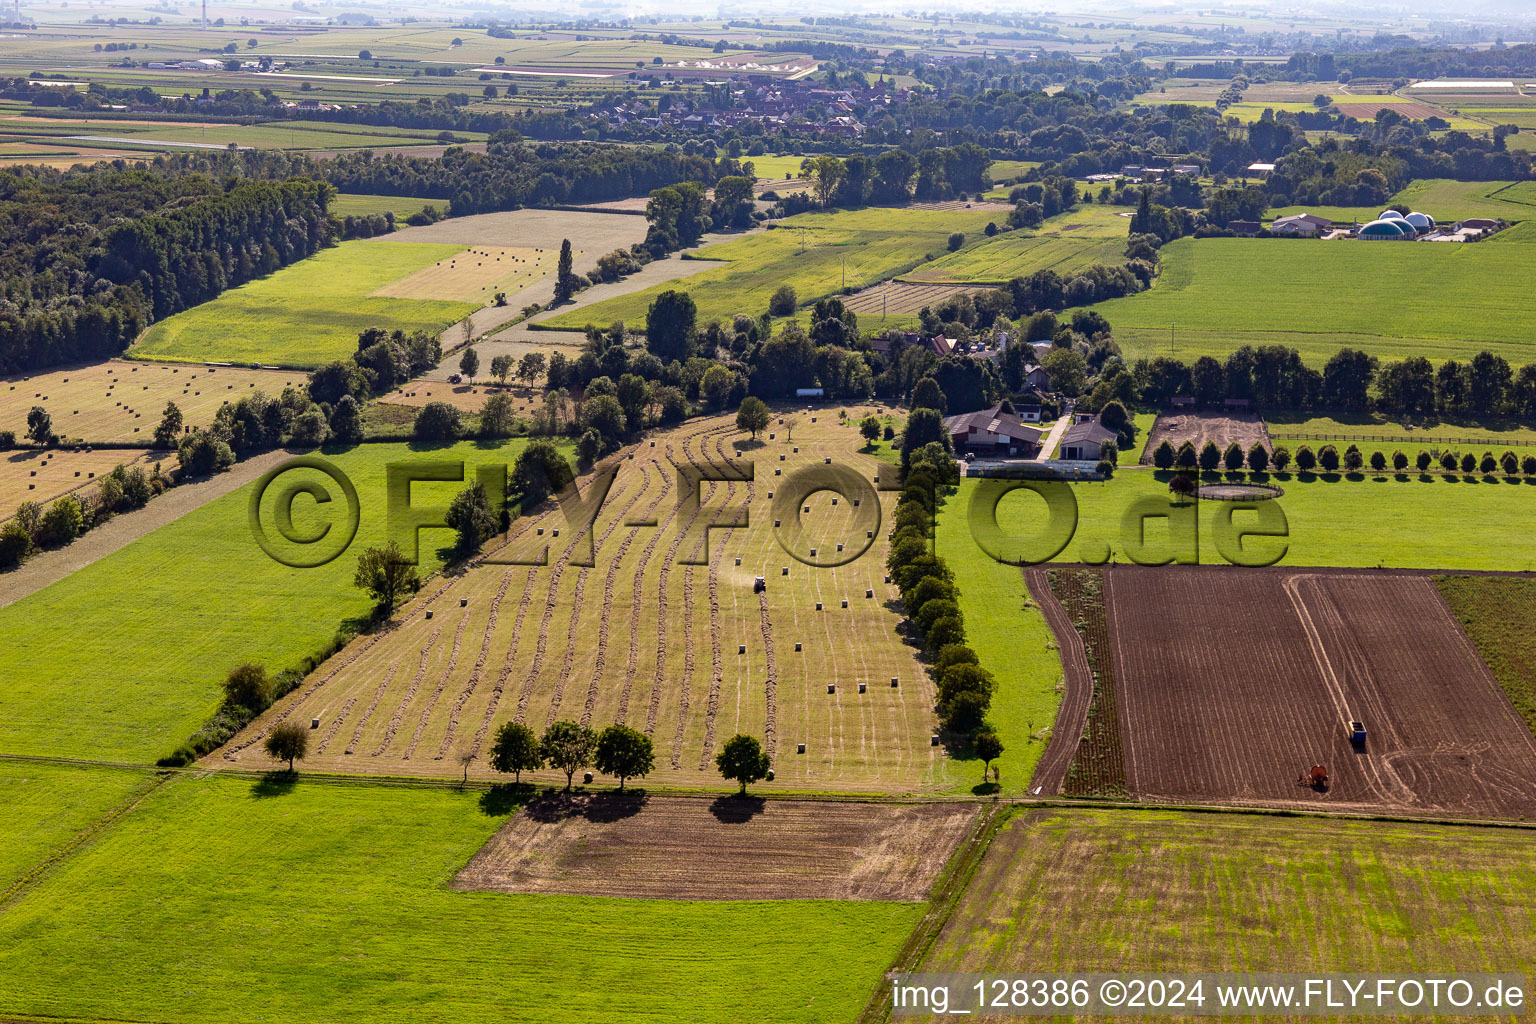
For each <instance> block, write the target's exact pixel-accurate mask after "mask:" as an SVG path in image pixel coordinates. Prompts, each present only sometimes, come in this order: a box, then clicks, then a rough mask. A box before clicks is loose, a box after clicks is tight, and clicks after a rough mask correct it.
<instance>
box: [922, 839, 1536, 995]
mask: <svg viewBox="0 0 1536 1024" xmlns="http://www.w3.org/2000/svg"><path fill="white" fill-rule="evenodd" d="M1533 892H1536V849H1533V847H1532V845H1531V842H1530V839H1529V837H1528V835H1526V834H1525V833H1523V832H1519V831H1506V830H1503V829H1487V828H1477V827H1470V826H1461V827H1458V826H1437V825H1427V824H1426V825H1420V824H1411V825H1410V824H1383V823H1373V822H1345V821H1315V820H1303V819H1288V818H1275V817H1270V816H1263V817H1254V816H1250V815H1208V814H1185V813H1174V812H1168V813H1154V812H1141V811H1129V812H1115V811H1103V810H1055V811H1046V810H1041V811H1033V812H1023V813H1020V814H1018V815H1016V816H1015V817H1013V818H1012V819H1011V820H1010V821H1009V822H1008V823H1007V824H1006V825H1005V826H1004V828H1003V830H1002V831H1001V832H1000V833H999V834H998V836H997V837H996V839H994V840H993V842H992V844H991V846H990V848H989V849H988V850H987V852H986V854H985V856H984V857H983V859H982V862H981V866H980V868H979V869H978V870H977V872H976V875H975V877H974V879H973V880H972V881H971V883H970V885H969V886H968V887H967V890H966V893H965V895H964V896H963V897H962V898H961V901H960V904H959V906H958V907H957V909H956V911H955V913H954V915H953V916H952V917H951V918H950V919H949V921H948V922H947V924H946V925H945V927H944V929H943V931H942V933H941V934H940V935H939V937H938V939H937V941H936V942H935V943H934V945H933V947H932V950H931V951H930V952H929V953H928V955H927V956H926V957H924V959H923V961H922V964H921V967H920V968H918V969H920V970H923V971H989V972H990V971H998V972H1008V971H1166V972H1196V971H1215V970H1231V969H1234V968H1240V969H1242V970H1245V971H1302V970H1317V971H1361V972H1386V973H1390V972H1394V971H1409V970H1416V969H1422V968H1423V967H1424V966H1425V965H1427V964H1454V965H1455V966H1456V969H1457V970H1462V971H1504V970H1510V969H1511V967H1510V965H1512V964H1513V965H1518V964H1526V963H1529V962H1530V961H1531V958H1532V956H1536V942H1533V939H1532V935H1533V933H1532V931H1531V929H1530V927H1529V921H1530V918H1531V915H1532V913H1533V912H1536V906H1533V903H1532V896H1531V894H1532V893H1533ZM1277 936H1278V937H1280V941H1277ZM1207 995H1208V996H1209V995H1212V994H1211V993H1207ZM1207 1005H1209V1004H1207ZM973 1019H985V1020H993V1019H996V1020H1007V1019H1010V1018H993V1017H975V1018H973Z"/></svg>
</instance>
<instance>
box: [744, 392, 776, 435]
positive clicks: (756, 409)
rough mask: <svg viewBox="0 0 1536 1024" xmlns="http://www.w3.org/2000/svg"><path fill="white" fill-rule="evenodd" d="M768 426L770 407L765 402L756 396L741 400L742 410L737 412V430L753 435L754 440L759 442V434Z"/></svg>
mask: <svg viewBox="0 0 1536 1024" xmlns="http://www.w3.org/2000/svg"><path fill="white" fill-rule="evenodd" d="M767 426H768V407H767V406H766V405H764V404H763V400H762V399H761V398H758V397H757V396H756V395H748V396H747V397H746V398H743V399H742V400H741V408H739V409H737V410H736V429H737V430H745V431H748V432H749V433H751V435H752V440H754V441H756V440H757V432H758V431H759V430H763V429H764V428H766V427H767Z"/></svg>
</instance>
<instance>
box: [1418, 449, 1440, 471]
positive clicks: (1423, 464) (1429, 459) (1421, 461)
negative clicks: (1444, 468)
mask: <svg viewBox="0 0 1536 1024" xmlns="http://www.w3.org/2000/svg"><path fill="white" fill-rule="evenodd" d="M1434 461H1435V460H1434V457H1433V456H1432V455H1430V454H1429V452H1426V451H1421V452H1419V454H1418V455H1416V456H1414V459H1413V464H1414V465H1415V466H1418V467H1419V472H1420V473H1422V472H1424V471H1425V470H1427V469H1428V468H1429V467H1430V464H1431V463H1433V462H1434Z"/></svg>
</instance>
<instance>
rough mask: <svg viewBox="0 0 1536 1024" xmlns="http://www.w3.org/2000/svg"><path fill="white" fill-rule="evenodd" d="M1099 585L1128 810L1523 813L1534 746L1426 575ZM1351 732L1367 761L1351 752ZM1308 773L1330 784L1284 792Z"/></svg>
mask: <svg viewBox="0 0 1536 1024" xmlns="http://www.w3.org/2000/svg"><path fill="white" fill-rule="evenodd" d="M1104 575H1105V580H1106V586H1105V595H1106V600H1107V604H1108V612H1109V627H1110V639H1111V643H1112V644H1113V649H1114V664H1115V672H1116V675H1117V677H1118V679H1119V685H1120V708H1121V712H1120V724H1121V734H1122V736H1123V738H1124V743H1125V764H1126V777H1127V781H1128V782H1129V785H1130V791H1131V794H1132V795H1133V796H1136V797H1138V798H1141V799H1146V800H1175V801H1214V802H1230V803H1243V804H1256V805H1267V806H1282V807H1294V806H1303V807H1319V806H1321V807H1329V808H1335V809H1348V810H1358V811H1390V812H1403V813H1414V814H1432V815H1456V816H1462V815H1465V816H1478V817H1494V818H1516V817H1530V816H1532V815H1533V814H1536V738H1533V736H1532V734H1531V731H1530V730H1529V729H1528V728H1527V727H1526V724H1525V723H1524V722H1523V721H1522V720H1521V718H1520V717H1519V715H1518V714H1517V713H1516V712H1515V709H1514V708H1513V707H1512V706H1511V704H1510V702H1509V700H1508V699H1507V698H1506V696H1505V694H1504V693H1503V692H1502V691H1501V690H1500V688H1499V686H1498V684H1497V683H1496V682H1495V681H1494V679H1493V677H1492V676H1491V675H1490V674H1489V671H1488V669H1487V667H1486V666H1485V665H1484V664H1483V662H1482V661H1481V659H1480V658H1479V657H1478V653H1477V651H1476V649H1475V648H1474V647H1473V645H1472V643H1471V642H1470V641H1469V640H1468V639H1467V636H1466V634H1465V633H1463V632H1462V630H1461V628H1460V626H1459V625H1458V624H1457V622H1456V620H1455V618H1454V617H1453V616H1452V615H1451V613H1450V610H1449V609H1448V608H1447V606H1446V604H1445V602H1444V601H1443V600H1442V599H1441V597H1440V594H1439V592H1438V591H1437V590H1436V589H1435V586H1434V583H1433V581H1432V580H1431V579H1430V578H1429V577H1427V576H1422V575H1399V574H1391V573H1372V574H1370V575H1365V574H1363V573H1351V572H1340V571H1331V572H1330V571H1325V570H1284V571H1281V570H1240V569H1226V570H1201V569H1197V568H1163V569H1153V568H1138V567H1119V568H1114V569H1110V570H1108V571H1106V572H1105V574H1104ZM1180 638H1182V642H1181V639H1180ZM1354 720H1359V721H1363V722H1364V723H1365V725H1366V728H1367V730H1368V734H1369V735H1368V739H1367V741H1366V743H1365V745H1364V747H1363V748H1362V747H1353V746H1352V745H1351V743H1350V739H1349V723H1350V722H1351V721H1354ZM1314 764H1323V765H1325V766H1326V767H1327V769H1328V772H1329V774H1330V776H1331V779H1330V783H1329V786H1328V787H1327V789H1326V791H1319V790H1316V789H1313V788H1311V787H1308V786H1302V785H1298V784H1297V778H1298V776H1299V775H1300V774H1301V773H1302V772H1304V771H1305V770H1306V769H1307V768H1308V767H1309V766H1311V765H1314Z"/></svg>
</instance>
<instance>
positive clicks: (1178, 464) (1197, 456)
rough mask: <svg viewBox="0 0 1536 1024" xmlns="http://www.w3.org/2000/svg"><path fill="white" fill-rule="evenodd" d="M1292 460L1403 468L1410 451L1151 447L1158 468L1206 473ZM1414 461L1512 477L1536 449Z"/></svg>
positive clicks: (1280, 465) (1534, 466) (1431, 455)
mask: <svg viewBox="0 0 1536 1024" xmlns="http://www.w3.org/2000/svg"><path fill="white" fill-rule="evenodd" d="M1293 462H1294V465H1295V466H1296V469H1297V470H1299V471H1300V472H1303V473H1311V472H1313V471H1314V470H1318V469H1321V470H1322V471H1323V472H1325V473H1336V472H1338V471H1339V470H1341V469H1342V470H1343V471H1344V472H1346V473H1357V472H1359V471H1360V470H1362V469H1364V468H1365V466H1366V465H1367V463H1369V465H1370V467H1371V469H1372V470H1374V471H1376V472H1378V473H1381V472H1385V471H1386V469H1387V467H1388V466H1389V465H1390V466H1391V468H1392V469H1394V470H1396V471H1397V472H1399V473H1401V472H1404V471H1406V470H1407V469H1408V466H1409V465H1410V460H1409V458H1408V455H1407V454H1406V453H1405V452H1403V451H1402V449H1398V450H1396V451H1394V452H1393V453H1392V454H1391V455H1390V456H1389V455H1387V454H1386V453H1385V452H1383V451H1381V450H1380V449H1377V450H1376V451H1373V452H1371V454H1370V455H1369V456H1366V455H1365V453H1363V452H1362V451H1361V450H1360V446H1359V445H1356V444H1351V445H1350V446H1349V447H1347V448H1345V449H1344V451H1343V452H1342V453H1340V452H1339V450H1338V448H1336V447H1335V446H1333V445H1331V444H1325V445H1323V446H1322V447H1321V448H1319V449H1317V450H1316V451H1313V449H1312V448H1311V446H1309V445H1302V446H1301V447H1299V448H1297V449H1296V454H1295V457H1294V459H1293V457H1292V455H1291V450H1290V449H1289V448H1287V447H1286V446H1285V445H1276V446H1275V449H1274V451H1273V452H1271V451H1270V450H1269V449H1267V448H1265V447H1264V445H1263V444H1262V443H1260V442H1257V441H1256V442H1254V444H1253V445H1252V446H1251V447H1250V448H1249V449H1248V450H1247V451H1246V452H1245V451H1243V448H1242V446H1241V445H1239V444H1238V443H1237V442H1236V441H1233V442H1231V443H1230V444H1228V445H1227V447H1226V450H1225V451H1223V450H1222V449H1220V448H1218V447H1217V446H1216V443H1215V442H1214V441H1207V442H1205V445H1204V446H1203V447H1202V448H1201V449H1200V450H1199V452H1196V451H1195V446H1194V444H1193V443H1192V442H1190V441H1185V442H1183V443H1182V444H1180V445H1179V446H1178V447H1177V448H1175V447H1174V446H1173V444H1172V443H1171V442H1169V441H1164V442H1163V443H1162V444H1160V445H1158V446H1157V449H1156V450H1155V451H1153V453H1152V464H1153V465H1154V466H1156V467H1157V468H1158V469H1165V470H1184V471H1189V470H1194V469H1199V470H1201V471H1202V472H1206V473H1214V472H1216V471H1218V470H1226V471H1227V472H1237V471H1239V470H1242V469H1244V468H1246V469H1248V470H1249V471H1251V472H1254V473H1265V472H1268V471H1269V470H1270V469H1274V470H1275V471H1276V472H1278V473H1284V472H1285V471H1286V470H1287V469H1289V468H1290V467H1291V465H1292V464H1293ZM1411 463H1412V465H1414V466H1416V467H1417V468H1418V470H1419V472H1421V473H1424V472H1428V471H1429V469H1430V468H1431V467H1433V466H1439V467H1440V468H1441V469H1443V470H1444V471H1445V472H1447V473H1455V472H1458V471H1459V472H1462V473H1473V472H1481V473H1483V474H1485V475H1490V476H1491V475H1493V474H1495V473H1500V472H1502V473H1503V474H1504V475H1505V476H1511V477H1512V476H1519V475H1522V474H1523V475H1525V476H1536V454H1528V455H1525V456H1523V457H1522V456H1519V455H1516V454H1515V453H1514V452H1512V451H1509V450H1507V449H1506V450H1505V451H1504V453H1503V454H1502V455H1499V456H1497V457H1495V456H1494V454H1493V452H1491V451H1484V452H1483V454H1482V456H1481V457H1479V456H1477V455H1474V454H1473V453H1472V452H1461V453H1457V452H1455V451H1450V450H1447V451H1443V452H1429V451H1424V450H1422V449H1421V450H1420V451H1419V453H1418V455H1417V456H1415V457H1414V458H1413V459H1412V460H1411Z"/></svg>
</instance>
